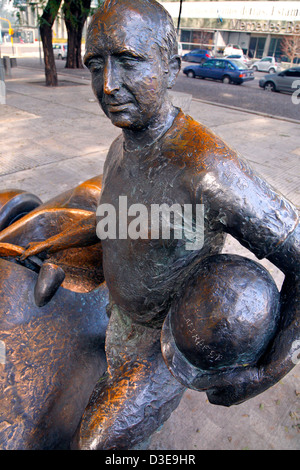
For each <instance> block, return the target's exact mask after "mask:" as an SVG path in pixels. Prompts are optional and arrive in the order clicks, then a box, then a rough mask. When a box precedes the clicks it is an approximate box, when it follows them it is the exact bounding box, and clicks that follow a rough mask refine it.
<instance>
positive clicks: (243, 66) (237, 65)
mask: <svg viewBox="0 0 300 470" xmlns="http://www.w3.org/2000/svg"><path fill="white" fill-rule="evenodd" d="M231 62H232V63H233V64H234V65H235V66H236V67H237V68H238V69H239V70H244V69H245V64H243V62H241V61H240V60H233V59H232V60H231Z"/></svg>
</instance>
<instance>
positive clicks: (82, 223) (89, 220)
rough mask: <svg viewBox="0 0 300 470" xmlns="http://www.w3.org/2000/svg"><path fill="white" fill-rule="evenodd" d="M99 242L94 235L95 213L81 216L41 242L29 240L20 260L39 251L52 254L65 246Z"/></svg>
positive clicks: (80, 245) (72, 246)
mask: <svg viewBox="0 0 300 470" xmlns="http://www.w3.org/2000/svg"><path fill="white" fill-rule="evenodd" d="M98 242H100V240H99V238H98V237H97V235H96V214H95V213H92V214H91V215H89V216H88V217H85V218H82V219H80V220H78V221H77V222H74V224H72V225H70V226H69V227H68V228H67V229H66V230H64V231H63V232H60V233H58V234H57V235H54V236H52V237H50V238H48V239H47V240H44V241H41V242H31V243H29V245H28V246H27V247H26V249H25V250H24V252H23V253H22V255H21V256H20V259H21V260H24V259H26V258H28V257H29V256H33V255H37V254H39V253H45V254H52V253H56V252H58V251H61V250H65V249H67V248H75V247H84V246H91V245H94V244H96V243H98Z"/></svg>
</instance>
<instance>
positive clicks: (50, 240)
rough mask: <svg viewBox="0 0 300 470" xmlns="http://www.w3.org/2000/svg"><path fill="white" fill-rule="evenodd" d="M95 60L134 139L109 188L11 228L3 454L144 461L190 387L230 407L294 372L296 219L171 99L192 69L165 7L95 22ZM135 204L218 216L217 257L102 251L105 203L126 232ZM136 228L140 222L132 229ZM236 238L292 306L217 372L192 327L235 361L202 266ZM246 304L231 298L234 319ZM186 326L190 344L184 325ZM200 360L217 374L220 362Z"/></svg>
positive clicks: (98, 89) (207, 227) (6, 254)
mask: <svg viewBox="0 0 300 470" xmlns="http://www.w3.org/2000/svg"><path fill="white" fill-rule="evenodd" d="M85 63H86V65H87V66H88V68H89V69H90V71H91V76H92V87H93V90H94V93H95V95H96V97H97V99H98V101H99V103H100V105H101V107H102V109H103V111H104V112H105V113H106V115H107V116H108V118H109V119H110V120H111V121H112V123H113V124H114V125H115V126H117V127H120V128H121V129H122V133H121V135H120V137H118V138H117V139H116V140H115V141H114V142H113V143H112V145H111V147H110V150H109V152H108V155H107V158H106V162H105V166H104V174H103V180H102V177H98V178H94V179H93V180H89V181H88V182H86V183H85V184H83V185H80V186H79V187H78V188H76V189H75V190H74V191H70V192H68V193H65V194H63V195H61V196H58V197H57V198H55V199H53V200H52V201H50V202H49V203H47V204H43V205H41V204H40V205H37V206H36V207H34V208H32V209H33V210H31V211H30V212H29V213H28V214H27V215H23V216H22V217H21V218H20V219H19V220H15V221H14V222H13V220H12V219H9V218H7V217H6V220H7V221H9V222H7V223H6V225H7V226H3V227H2V231H1V233H0V255H1V257H2V260H0V263H1V287H0V289H1V291H0V293H1V295H0V301H1V303H0V313H1V336H0V339H1V340H2V341H3V342H5V344H6V363H5V364H3V365H0V367H1V373H2V383H1V394H2V396H3V399H2V403H3V406H2V405H1V420H2V422H3V423H4V425H3V426H2V428H1V429H3V431H0V443H1V446H2V447H3V448H68V446H69V445H70V447H71V448H72V449H131V448H133V447H134V446H136V445H137V444H139V443H140V442H142V441H143V440H144V439H146V438H147V437H149V436H150V435H151V433H153V432H154V431H155V430H156V429H157V428H158V427H159V426H160V425H161V424H162V423H163V422H164V420H165V419H167V417H168V416H169V415H170V413H171V412H172V411H173V409H174V408H176V406H177V405H178V403H179V402H180V398H181V396H182V394H183V392H184V390H185V388H186V387H191V388H193V389H196V390H201V391H203V390H205V391H206V393H207V396H208V399H209V401H210V402H211V403H214V404H219V405H223V406H230V405H232V404H237V403H240V402H242V401H244V400H246V399H249V398H251V397H253V396H255V395H257V394H259V393H261V392H263V391H264V390H266V389H267V388H269V387H270V386H272V385H273V384H274V383H276V382H277V381H278V380H280V378H281V377H283V376H284V375H285V374H286V373H288V372H289V371H290V370H291V369H292V367H293V366H294V362H293V360H292V358H293V353H294V350H295V342H296V341H297V340H299V224H298V220H299V219H298V213H297V210H296V208H295V207H294V206H293V204H292V203H290V202H289V201H287V200H286V199H285V198H284V197H283V196H281V195H280V194H278V193H276V192H275V191H274V190H273V188H271V187H270V186H269V185H268V184H267V183H266V182H265V181H264V180H263V179H261V178H260V177H259V176H258V175H256V174H255V173H254V172H253V171H252V170H251V168H250V167H249V166H248V164H247V163H245V162H244V161H243V160H241V159H240V158H239V157H238V156H237V155H236V154H235V152H234V151H233V150H232V149H230V148H229V147H228V146H227V145H226V144H225V143H224V142H223V141H222V140H221V139H220V138H218V137H217V136H216V135H215V134H213V133H212V132H211V131H210V130H208V129H207V128H205V127H204V126H203V125H201V124H199V123H198V122H196V121H194V120H193V119H192V118H191V117H190V116H187V115H185V114H184V113H183V112H182V111H181V110H180V109H177V108H175V107H174V106H173V105H172V103H171V102H170V100H169V97H168V89H170V88H172V86H173V84H174V82H175V80H176V77H177V74H178V72H179V69H180V59H179V57H178V55H177V43H176V34H175V30H174V26H173V23H172V19H171V18H170V17H169V15H168V14H167V13H166V11H165V10H164V8H163V7H162V6H161V5H159V4H157V3H156V2H155V1H154V0H133V1H132V0H131V1H128V0H107V1H106V2H105V3H104V5H103V6H102V7H101V9H99V10H98V11H97V12H96V13H95V15H94V17H93V18H92V21H91V24H90V27H89V30H88V35H87V44H86V55H85ZM100 191H101V194H100ZM12 197H13V196H12ZM120 197H126V201H127V207H131V208H132V207H136V206H134V204H139V205H143V207H146V208H147V210H148V213H150V210H151V207H152V206H153V205H155V204H159V205H161V204H166V205H168V206H172V205H173V204H178V205H179V207H184V206H185V205H192V206H193V207H195V206H196V205H200V204H201V205H203V207H204V222H203V225H204V244H203V246H201V247H198V248H197V249H194V250H193V249H192V250H191V249H188V248H187V242H190V241H191V234H189V233H185V237H184V238H183V239H177V238H176V237H174V236H173V237H172V236H171V237H169V239H165V238H164V237H162V235H161V234H160V236H158V237H151V233H150V232H149V233H148V235H147V236H145V237H140V238H132V237H130V236H128V235H127V236H125V237H124V236H121V229H120V230H119V231H117V232H118V234H117V235H118V236H117V237H116V238H115V239H114V238H103V239H102V240H101V241H100V240H99V238H98V237H97V235H96V226H97V220H98V219H97V218H96V214H95V211H96V209H97V206H98V205H99V203H100V205H104V204H108V205H110V206H112V207H114V208H116V214H117V215H116V226H117V227H120V221H121V218H122V217H123V214H121V215H120V214H119V212H118V208H119V204H120ZM32 198H33V199H34V197H33V196H32ZM99 198H100V199H99ZM2 200H3V203H2V207H3V208H2V212H3V213H5V204H6V202H5V201H6V200H11V197H10V196H9V195H6V194H5V193H4V195H3V199H2ZM0 201H1V199H0ZM0 204H1V202H0ZM37 204H38V203H37ZM12 206H13V204H12ZM0 207H1V206H0ZM106 207H108V206H106ZM0 210H1V209H0ZM25 212H26V211H25ZM0 216H1V212H0ZM14 217H17V215H16V214H14ZM132 219H133V217H132V213H131V216H130V214H129V216H128V220H127V222H126V228H129V225H130V223H131V221H132ZM122 220H123V219H122ZM0 223H1V217H0ZM9 224H10V225H9ZM4 225H5V224H4ZM171 233H172V234H173V235H174V233H175V227H174V226H172V224H171ZM228 233H229V234H231V235H232V236H234V237H235V238H236V239H237V240H238V241H239V242H240V243H241V244H242V245H243V246H245V247H247V248H248V249H249V250H251V251H252V252H253V253H254V254H255V255H256V256H257V257H258V258H260V259H261V258H267V259H269V260H270V261H271V262H272V263H274V264H275V265H276V266H277V267H278V268H279V269H281V270H282V272H283V273H284V274H285V281H284V283H283V287H282V290H281V293H280V299H278V296H279V294H278V292H276V289H273V290H272V295H271V296H270V299H271V300H270V301H271V302H272V306H271V311H270V310H268V309H266V308H265V306H263V307H261V311H263V310H264V309H265V310H268V313H269V314H270V316H266V318H265V321H266V323H267V324H268V327H269V329H270V336H268V338H267V340H266V344H264V348H262V349H261V350H260V351H259V353H257V355H255V354H254V355H253V357H249V358H247V362H246V363H242V364H241V363H239V362H234V361H233V362H230V361H229V360H228V361H227V362H226V361H225V362H224V363H218V364H217V367H215V368H213V369H212V368H210V367H208V370H206V371H205V373H203V362H201V361H200V357H198V356H197V348H195V350H193V348H192V347H191V338H190V337H189V334H190V331H191V330H193V329H194V330H195V331H194V333H195V335H197V336H196V337H197V341H198V345H199V344H200V342H201V340H203V339H204V338H203V337H202V338H201V334H202V333H203V331H206V332H207V331H208V330H209V331H210V332H212V333H213V335H212V336H211V337H210V338H213V340H211V341H212V343H211V344H210V347H211V350H212V346H213V347H214V348H216V347H217V349H218V353H219V354H220V355H222V356H223V357H226V355H227V352H226V350H220V349H222V341H221V342H220V343H218V345H217V346H216V342H215V331H214V330H213V327H212V321H213V319H212V317H210V316H209V308H207V306H206V308H207V310H206V312H205V314H206V315H207V317H208V324H207V325H206V326H205V327H203V325H201V322H200V317H201V314H202V311H201V309H202V307H201V305H202V302H204V301H207V297H205V289H199V288H198V287H197V286H201V285H202V284H201V283H202V281H203V279H202V278H201V276H203V262H205V263H208V265H209V261H210V257H212V258H211V260H212V261H213V260H215V259H216V257H218V256H219V254H220V253H221V251H222V248H223V244H224V240H225V237H226V234H228ZM218 259H219V258H218ZM203 260H204V261H203ZM230 269H231V268H230ZM247 269H248V266H247V265H245V270H247ZM231 275H232V273H231V274H230V273H229V271H228V276H227V277H228V278H229V279H230V276H231ZM246 277H247V276H245V278H246ZM258 277H259V276H258ZM215 278H216V279H215V289H214V292H210V293H209V294H207V295H212V294H215V292H216V291H217V290H218V289H219V292H220V296H222V295H224V285H222V282H223V281H221V278H222V276H220V278H219V280H218V276H215ZM270 283H271V284H272V281H271V280H270ZM253 284H254V285H255V282H253ZM258 284H259V282H258V280H257V283H256V285H257V286H258ZM264 287H265V286H264ZM264 287H263V288H260V287H258V288H257V291H256V298H254V296H253V299H251V300H252V302H253V304H254V305H253V310H251V305H250V306H248V307H249V308H248V310H249V309H250V310H249V311H248V314H247V315H248V317H249V318H250V319H252V320H253V321H252V323H251V322H248V326H247V329H248V331H247V334H248V336H249V338H250V339H253V337H255V335H256V334H257V319H256V317H255V315H254V312H257V311H259V305H260V303H261V301H262V298H261V296H262V293H263V292H264ZM241 289H242V287H241ZM245 289H246V287H245ZM226 294H229V291H228V292H227V293H226ZM237 297H238V296H236V297H235V296H234V295H232V297H231V298H230V296H229V297H228V299H227V302H223V307H224V305H227V307H228V308H229V307H232V305H231V303H230V301H231V300H232V302H234V301H235V299H236V298H237ZM250 304H251V302H250ZM261 305H263V302H262V303H261ZM197 306H199V308H196V307H197ZM223 307H222V308H223ZM220 308H221V307H220ZM176 310H177V311H178V312H179V313H178V315H179V316H178V321H177V320H176V316H175V317H174V316H173V312H174V311H176ZM279 310H280V312H279ZM191 312H192V314H191ZM225 313H226V312H225ZM187 314H189V320H190V322H189V328H188V329H187V331H185V330H184V328H180V321H182V320H181V319H182V318H183V319H184V318H187V317H186V315H187ZM244 314H245V313H244ZM174 315H175V314H174ZM245 315H246V314H245ZM247 315H246V316H247ZM220 316H221V317H222V318H223V319H224V313H222V312H221V315H220ZM278 316H279V318H278ZM249 318H248V319H249ZM227 320H228V318H227ZM223 324H224V325H225V324H226V322H224V323H223ZM225 329H226V328H225V326H224V330H223V331H222V329H221V337H222V334H224V338H225ZM240 331H241V330H240ZM201 332H202V333H201ZM104 338H105V349H104V342H103V341H104ZM193 339H195V338H193ZM201 344H203V343H201ZM196 346H197V345H196ZM237 346H240V345H239V344H238V345H237ZM258 346H261V344H259V345H258ZM224 347H225V340H224ZM202 353H203V350H202ZM214 358H216V356H214ZM231 359H232V358H231ZM201 360H202V361H203V360H204V365H205V364H207V360H209V358H208V359H207V358H205V357H204V359H203V357H202V359H201ZM200 366H201V367H202V368H201V367H200ZM8 392H9V393H8ZM90 395H91V398H90V400H89V396H90ZM4 400H5V401H4ZM75 431H76V432H75ZM72 436H73V438H72Z"/></svg>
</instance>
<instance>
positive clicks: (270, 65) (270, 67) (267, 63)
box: [252, 57, 281, 73]
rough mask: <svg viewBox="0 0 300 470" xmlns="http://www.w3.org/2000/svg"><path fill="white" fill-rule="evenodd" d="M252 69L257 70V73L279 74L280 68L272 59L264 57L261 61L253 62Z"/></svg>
mask: <svg viewBox="0 0 300 470" xmlns="http://www.w3.org/2000/svg"><path fill="white" fill-rule="evenodd" d="M252 69H253V70H258V71H259V72H269V73H276V72H280V70H281V67H280V65H279V64H278V63H277V62H276V61H275V59H274V57H264V58H263V59H260V60H258V61H257V62H254V63H253V64H252Z"/></svg>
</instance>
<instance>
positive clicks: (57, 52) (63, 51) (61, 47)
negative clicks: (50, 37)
mask: <svg viewBox="0 0 300 470" xmlns="http://www.w3.org/2000/svg"><path fill="white" fill-rule="evenodd" d="M53 54H54V59H60V60H61V59H62V60H63V59H66V58H67V54H68V45H67V44H53Z"/></svg>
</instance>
